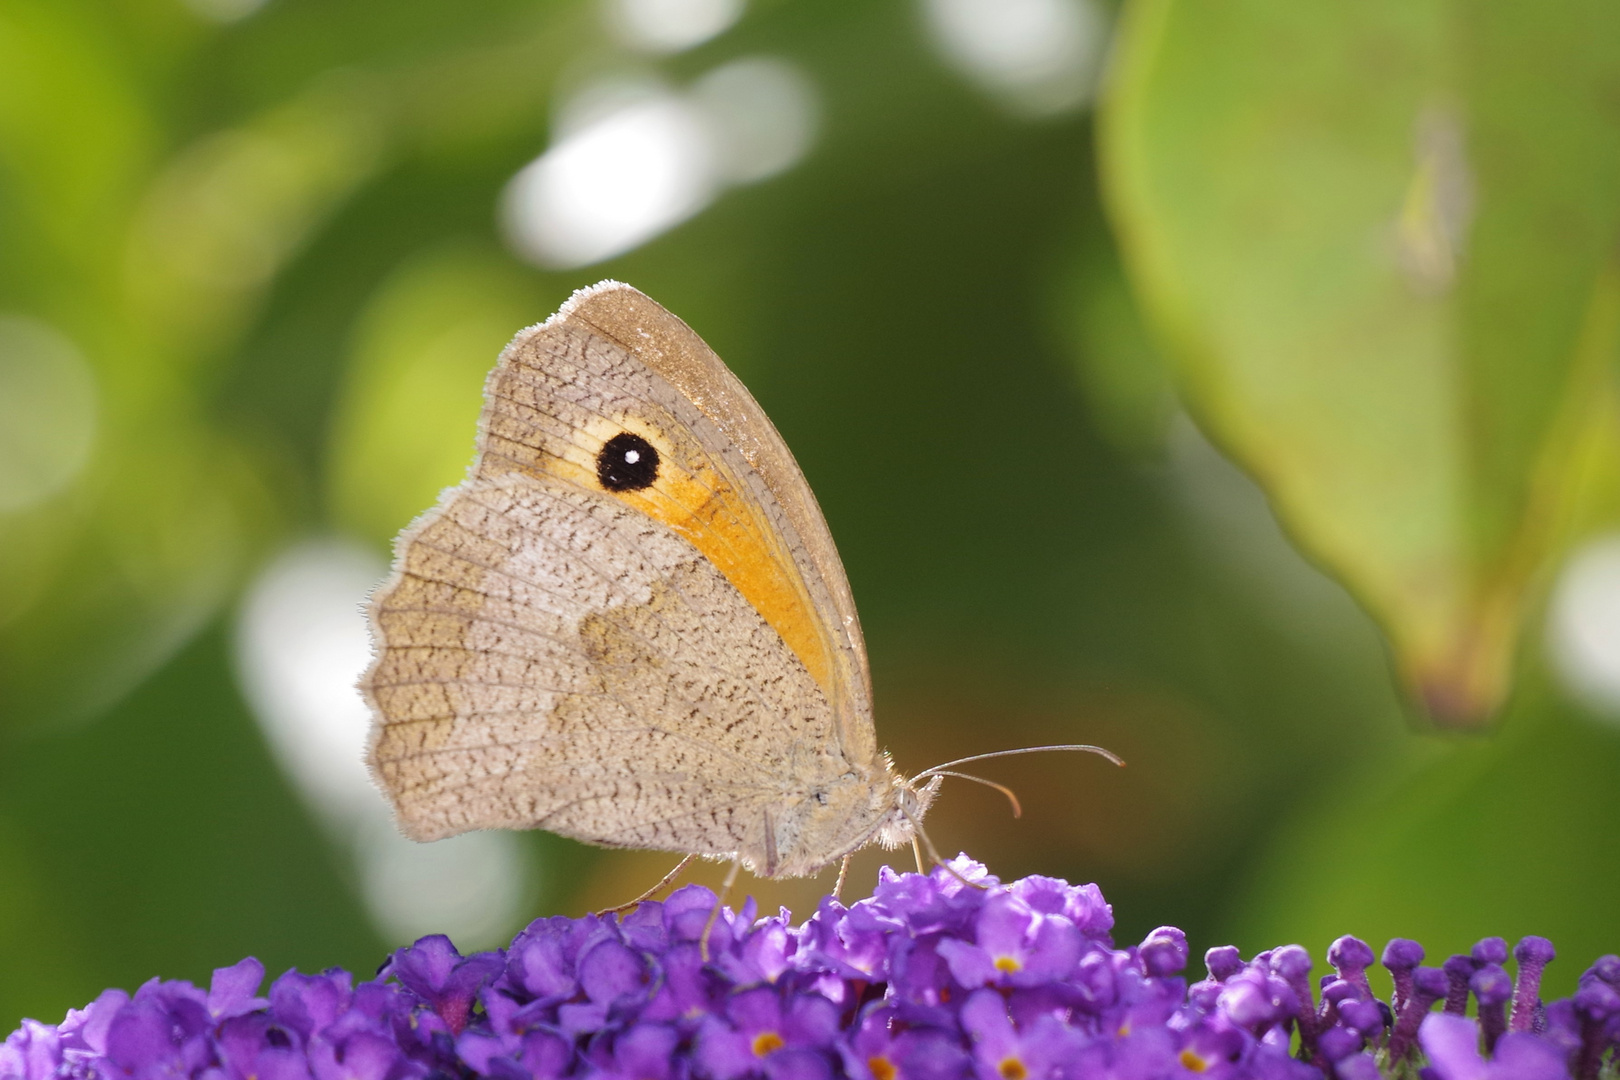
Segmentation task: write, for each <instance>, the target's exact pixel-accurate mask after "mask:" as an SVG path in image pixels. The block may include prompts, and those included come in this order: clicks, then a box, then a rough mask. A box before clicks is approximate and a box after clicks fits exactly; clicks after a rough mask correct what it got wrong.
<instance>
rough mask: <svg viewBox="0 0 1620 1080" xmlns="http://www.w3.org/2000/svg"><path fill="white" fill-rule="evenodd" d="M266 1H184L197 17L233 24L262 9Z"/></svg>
mask: <svg viewBox="0 0 1620 1080" xmlns="http://www.w3.org/2000/svg"><path fill="white" fill-rule="evenodd" d="M265 2H266V0H186V6H187V7H188V8H190V9H191V10H192V11H195V12H196V13H197V14H198V15H201V16H202V17H203V18H205V19H208V20H210V21H212V22H217V23H233V22H239V21H241V20H242V19H245V18H247V17H248V16H249V15H252V14H253V13H254V12H255V11H258V10H259V9H260V8H262V7H264V5H265Z"/></svg>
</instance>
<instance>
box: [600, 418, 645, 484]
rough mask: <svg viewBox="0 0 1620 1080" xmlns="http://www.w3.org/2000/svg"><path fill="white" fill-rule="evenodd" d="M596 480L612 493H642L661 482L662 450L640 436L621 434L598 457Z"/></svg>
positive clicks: (622, 432) (625, 432)
mask: <svg viewBox="0 0 1620 1080" xmlns="http://www.w3.org/2000/svg"><path fill="white" fill-rule="evenodd" d="M596 478H597V479H598V480H600V481H601V483H602V486H603V487H605V488H607V489H608V490H609V491H640V490H641V489H642V488H648V487H652V485H653V481H654V480H657V479H658V451H657V450H654V449H653V445H652V443H650V442H648V441H647V440H646V439H643V438H642V437H641V436H640V435H633V434H631V433H630V432H628V431H621V432H619V433H618V434H617V435H615V436H613V438H611V439H609V440H608V441H607V443H606V444H605V445H603V447H602V452H601V453H599V454H597V455H596Z"/></svg>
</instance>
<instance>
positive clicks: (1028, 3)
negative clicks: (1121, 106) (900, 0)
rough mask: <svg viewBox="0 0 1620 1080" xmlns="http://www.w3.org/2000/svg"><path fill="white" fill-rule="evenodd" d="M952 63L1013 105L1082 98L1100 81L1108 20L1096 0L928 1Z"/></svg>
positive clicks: (1030, 110) (935, 33)
mask: <svg viewBox="0 0 1620 1080" xmlns="http://www.w3.org/2000/svg"><path fill="white" fill-rule="evenodd" d="M922 5H923V20H924V22H925V23H926V25H927V27H928V31H929V34H930V36H931V37H932V38H933V40H934V44H935V46H936V47H937V48H938V49H939V51H940V55H941V56H943V57H944V58H945V60H946V62H947V63H949V64H950V65H951V66H952V67H954V68H956V69H957V70H958V71H959V72H961V73H962V74H963V75H964V76H966V77H967V78H969V79H971V80H972V81H973V82H976V83H978V84H979V85H980V86H981V87H982V88H983V89H985V90H986V91H987V92H989V93H990V94H992V95H993V96H995V97H996V98H997V99H998V100H1000V101H1001V102H1002V103H1003V104H1005V105H1007V106H1008V107H1009V108H1011V109H1013V110H1014V111H1015V112H1019V113H1023V114H1027V115H1035V116H1044V115H1049V114H1052V113H1059V112H1063V111H1065V110H1068V109H1072V108H1075V107H1077V106H1079V105H1082V104H1084V103H1085V102H1086V101H1087V100H1089V99H1090V97H1091V94H1092V91H1093V89H1094V88H1095V83H1096V75H1097V67H1098V64H1099V60H1100V58H1101V56H1102V52H1103V44H1104V41H1105V38H1106V34H1107V22H1106V19H1105V18H1104V16H1103V14H1102V12H1101V11H1100V10H1098V8H1097V5H1096V3H1095V2H1094V0H922Z"/></svg>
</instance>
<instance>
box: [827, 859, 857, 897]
mask: <svg viewBox="0 0 1620 1080" xmlns="http://www.w3.org/2000/svg"><path fill="white" fill-rule="evenodd" d="M853 857H854V856H851V855H845V856H844V857H843V858H842V859H841V860H839V863H838V881H837V883H836V884H834V885H833V891H832V898H833V899H834V900H837V899H838V898H839V897H840V896H842V895H844V879H845V878H846V877H848V876H849V860H850V859H851V858H853Z"/></svg>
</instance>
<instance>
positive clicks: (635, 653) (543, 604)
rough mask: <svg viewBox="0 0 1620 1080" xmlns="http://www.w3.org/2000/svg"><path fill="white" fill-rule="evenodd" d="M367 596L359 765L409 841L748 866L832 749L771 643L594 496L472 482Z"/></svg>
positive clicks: (661, 531) (412, 536) (668, 538)
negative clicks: (369, 637)
mask: <svg viewBox="0 0 1620 1080" xmlns="http://www.w3.org/2000/svg"><path fill="white" fill-rule="evenodd" d="M399 551H400V562H399V564H398V566H397V568H396V575H395V578H394V579H392V580H391V581H390V582H389V584H388V585H386V586H384V588H383V589H382V590H380V591H379V594H378V596H377V598H376V600H375V601H374V604H373V610H372V618H373V623H374V626H375V627H376V631H377V634H378V636H379V639H380V640H379V643H378V644H379V656H378V658H377V661H376V663H375V664H374V666H373V668H372V670H371V671H370V672H369V673H368V676H367V680H366V682H365V686H364V688H365V690H366V693H367V695H368V697H369V698H370V700H371V702H372V703H373V706H374V708H375V709H376V711H377V714H378V717H379V723H378V725H377V727H376V728H375V730H374V735H373V744H372V752H371V761H372V766H373V768H374V769H375V771H376V773H377V775H378V777H379V780H380V781H381V782H382V784H383V786H384V788H385V789H386V790H387V791H389V792H390V793H391V795H392V796H393V798H394V801H395V805H396V808H397V810H398V813H399V818H400V822H401V825H402V827H403V828H404V829H405V831H406V832H407V833H409V834H410V835H411V836H413V837H415V838H417V839H422V840H428V839H435V838H438V837H442V836H449V835H453V834H455V833H458V832H462V831H465V830H468V829H483V828H543V829H547V830H550V831H552V832H556V833H561V834H563V835H566V836H572V837H575V838H577V839H581V840H586V841H589V842H592V843H598V844H606V845H612V846H627V847H644V848H660V849H667V850H672V851H684V852H698V853H714V854H726V853H731V852H742V853H744V855H745V856H746V857H748V858H747V861H749V862H751V863H758V864H762V863H763V862H764V861H765V858H766V853H767V851H768V850H769V848H770V847H771V844H770V843H769V841H768V840H767V838H766V836H765V835H764V833H765V828H766V825H765V822H766V820H767V815H768V812H769V810H770V809H771V808H773V807H778V806H780V805H782V804H783V802H784V800H785V799H786V798H788V797H790V792H791V791H792V790H793V789H794V787H795V781H794V777H795V775H797V776H798V777H799V778H800V779H801V780H802V779H803V778H804V776H805V770H806V766H807V762H806V760H805V759H806V757H807V756H813V751H814V750H815V748H817V747H824V746H826V745H827V744H828V743H829V742H831V741H832V740H833V739H834V737H835V733H834V731H833V726H832V725H833V722H832V718H831V710H830V709H829V708H828V706H827V703H826V700H825V698H824V696H823V695H822V693H821V691H820V689H819V687H817V685H816V684H815V682H814V680H813V679H811V678H810V676H809V674H808V673H807V672H806V670H805V669H804V667H803V666H802V665H801V664H800V663H799V661H798V659H797V657H795V656H794V655H793V653H792V652H791V651H790V650H789V649H788V648H787V647H786V646H785V645H784V644H783V642H782V639H781V638H780V637H779V636H778V635H777V634H776V632H775V631H774V630H772V629H771V627H770V626H769V625H767V624H766V623H765V621H764V620H763V619H762V618H761V617H760V615H759V614H758V613H757V612H756V611H755V610H754V609H753V608H752V607H751V606H750V605H749V604H748V602H747V601H746V600H745V599H744V598H743V597H742V595H741V594H740V593H738V591H737V590H736V589H735V588H734V587H733V586H732V585H731V584H730V583H729V582H728V581H727V580H726V579H725V578H724V577H723V576H721V575H720V574H719V573H718V572H717V571H716V570H715V569H714V567H713V566H712V565H711V564H710V563H709V562H708V560H706V559H704V558H703V557H702V556H701V555H700V554H699V553H698V552H697V550H696V549H694V548H693V547H692V545H690V544H689V543H687V542H686V541H685V540H684V539H682V538H681V537H679V536H676V535H675V534H674V533H673V532H672V531H671V530H669V529H668V528H666V527H665V526H663V525H661V524H660V523H658V522H656V521H653V520H651V519H649V518H647V517H645V516H644V515H641V514H638V513H636V512H634V511H633V510H630V509H628V508H626V507H625V506H623V505H622V504H620V503H619V502H617V501H615V500H613V499H611V498H608V497H606V496H604V495H602V494H600V493H597V492H591V491H585V490H581V489H579V488H577V487H573V486H571V485H568V484H566V483H563V482H560V481H556V480H553V479H550V478H545V477H541V478H532V477H524V476H520V475H514V474H508V475H506V476H504V477H500V478H498V479H495V480H472V481H469V482H468V483H467V484H464V485H463V486H462V487H460V488H457V489H454V490H453V491H451V492H447V493H446V501H445V502H444V503H442V504H441V506H440V507H439V508H437V509H436V510H435V511H433V512H431V513H430V514H428V515H426V516H425V517H424V518H423V519H422V520H421V521H420V522H419V523H418V524H417V525H416V526H414V527H413V528H412V530H410V531H408V532H407V533H406V534H404V535H403V536H401V538H400V542H399Z"/></svg>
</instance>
